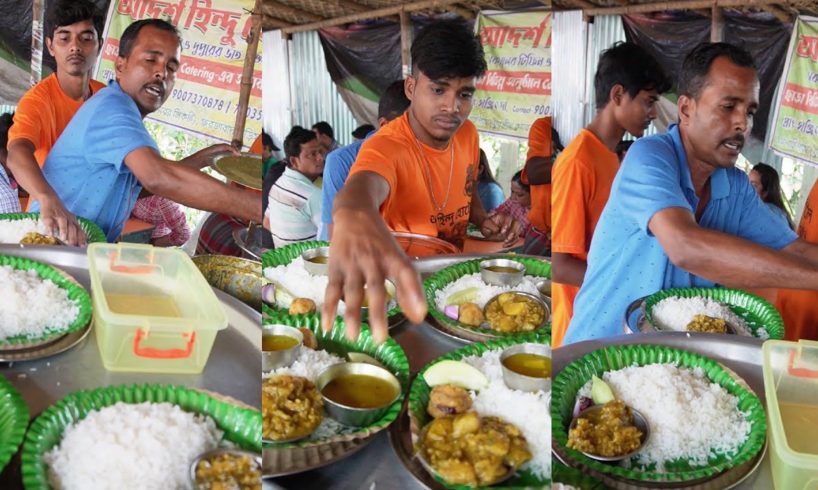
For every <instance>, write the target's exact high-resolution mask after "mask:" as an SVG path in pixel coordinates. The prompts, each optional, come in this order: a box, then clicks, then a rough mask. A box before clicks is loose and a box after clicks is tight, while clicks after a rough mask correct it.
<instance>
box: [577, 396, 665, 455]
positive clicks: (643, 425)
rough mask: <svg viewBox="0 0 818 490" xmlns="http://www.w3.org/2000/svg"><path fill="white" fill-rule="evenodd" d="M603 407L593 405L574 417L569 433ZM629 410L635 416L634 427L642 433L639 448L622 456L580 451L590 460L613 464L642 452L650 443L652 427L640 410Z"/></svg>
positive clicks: (631, 408)
mask: <svg viewBox="0 0 818 490" xmlns="http://www.w3.org/2000/svg"><path fill="white" fill-rule="evenodd" d="M603 406H604V405H592V406H590V407H588V408H586V409H585V410H583V411H581V412H580V413H579V414H578V415H577V416H576V417H574V418H573V419H572V420H571V425H569V426H568V432H569V433H570V432H571V430H572V429H573V428H574V427H576V426H577V421H578V420H579V419H581V418H583V417H584V416H587V415H590V414H591V413H594V412H598V411H600V410H602V407H603ZM628 408H629V409H630V411H631V414H633V425H634V426H636V428H637V429H639V430H640V431H641V432H642V437H641V441H640V442H641V444H639V447H638V448H636V449H634V450H633V451H631V452H629V453H626V454H622V455H620V456H600V455H598V454H592V453H586V452H585V451H580V452H581V453H582V454H584V455H586V456H588V457H589V458H591V459H595V460H597V461H606V462H612V461H622V460H623V459H628V458H630V457H631V456H633V455H634V454H636V453H638V452H639V451H641V450H642V448H644V447H645V445H646V444H647V443H648V440H649V439H650V426H649V425H648V420H647V419H646V418H645V416H644V415H642V413H641V412H639V411H638V410H636V409H635V408H633V407H628Z"/></svg>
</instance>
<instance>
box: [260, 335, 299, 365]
mask: <svg viewBox="0 0 818 490" xmlns="http://www.w3.org/2000/svg"><path fill="white" fill-rule="evenodd" d="M303 343H304V334H303V333H301V331H300V330H298V329H297V328H293V327H290V326H288V325H265V326H264V328H263V329H262V331H261V370H262V371H264V372H267V371H272V370H273V369H279V368H282V367H286V366H289V365H291V364H292V363H294V362H295V360H296V359H298V352H299V350H300V349H301V345H302V344H303Z"/></svg>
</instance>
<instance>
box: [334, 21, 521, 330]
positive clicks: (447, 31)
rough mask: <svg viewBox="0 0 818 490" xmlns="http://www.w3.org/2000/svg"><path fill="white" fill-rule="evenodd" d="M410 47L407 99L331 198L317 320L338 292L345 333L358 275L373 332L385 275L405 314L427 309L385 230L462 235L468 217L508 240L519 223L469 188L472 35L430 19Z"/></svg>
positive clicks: (475, 154)
mask: <svg viewBox="0 0 818 490" xmlns="http://www.w3.org/2000/svg"><path fill="white" fill-rule="evenodd" d="M411 55H412V63H413V65H412V76H411V77H409V78H407V79H406V81H405V90H406V96H407V97H408V98H409V100H410V101H411V104H410V105H409V108H408V109H407V111H406V113H405V114H404V115H402V116H401V117H399V118H397V119H395V120H393V121H391V122H390V123H389V124H387V125H385V126H384V127H382V128H381V129H380V130H378V132H377V133H376V134H375V135H373V136H372V137H371V138H370V139H368V140H367V141H366V142H365V143H364V144H363V146H362V148H361V151H360V152H359V153H358V156H357V158H356V160H355V164H354V165H353V167H352V170H351V173H350V177H349V180H348V181H347V183H346V185H345V186H344V188H343V189H342V190H341V192H339V193H338V195H337V196H336V199H335V203H334V211H333V223H334V230H333V237H332V238H333V240H332V245H331V247H330V257H331V259H330V264H329V286H328V287H327V292H326V301H325V302H324V308H323V312H322V315H323V320H324V321H323V326H324V328H329V327H330V324H331V323H332V322H331V321H329V319H331V318H335V311H336V306H337V304H338V301H339V299H340V298H341V295H342V293H343V295H344V301H345V303H346V313H345V316H344V322H345V326H346V330H347V334H348V335H349V336H351V337H357V335H358V327H359V322H360V305H361V302H362V300H363V295H364V291H363V287H364V285H366V287H367V290H366V295H367V297H368V299H369V311H370V314H369V320H370V323H371V326H372V329H373V333H374V336H375V339H377V340H379V341H382V340H384V339H385V338H386V336H387V329H386V315H385V313H386V311H385V310H384V309H382V307H383V305H384V304H385V299H386V292H385V289H384V279H386V278H389V279H391V280H392V281H394V282H395V284H396V286H397V291H398V301H399V302H400V304H401V307H402V308H403V311H404V313H406V316H407V317H408V318H409V319H410V320H411V321H413V322H415V323H418V322H420V321H422V320H423V317H424V316H425V314H426V301H425V299H424V297H423V293H422V289H421V286H420V277H419V276H418V273H417V272H416V271H415V269H414V268H413V267H412V264H411V262H410V260H409V258H408V257H407V256H406V255H405V254H404V253H403V252H402V250H401V249H400V247H399V246H398V244H397V242H396V241H395V240H394V238H393V237H392V235H391V233H390V230H393V231H408V232H411V233H420V234H423V235H428V236H434V237H439V238H442V239H444V240H447V241H449V242H452V243H454V244H460V243H462V241H463V240H464V239H465V235H466V228H467V226H468V223H469V222H472V223H474V224H476V225H478V226H480V228H481V231H482V232H483V234H484V235H486V236H488V237H492V238H494V239H503V240H506V241H513V240H515V239H516V235H517V233H518V229H517V226H516V225H515V223H514V221H513V219H512V218H511V217H510V216H508V215H505V214H498V215H495V216H492V217H487V215H486V212H485V210H484V209H483V208H482V205H481V204H480V199H477V198H476V186H477V181H476V178H477V164H478V161H479V151H480V148H479V145H478V143H479V142H478V135H477V129H476V128H475V127H474V125H473V124H472V123H471V122H469V121H467V120H466V119H467V118H468V116H469V113H470V112H471V105H472V95H473V94H474V91H475V84H476V81H477V77H479V76H481V75H482V74H483V73H484V72H485V70H486V62H485V60H484V58H483V47H482V45H481V44H480V40H479V39H478V38H477V37H476V36H475V35H474V32H473V31H472V30H471V29H470V28H469V27H468V26H467V25H466V24H465V23H462V22H458V21H455V20H445V21H438V22H435V23H432V24H429V25H428V26H426V27H425V28H424V29H423V30H422V31H421V33H420V34H419V35H418V37H417V39H415V41H414V43H412V50H411Z"/></svg>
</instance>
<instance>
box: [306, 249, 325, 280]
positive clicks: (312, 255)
mask: <svg viewBox="0 0 818 490" xmlns="http://www.w3.org/2000/svg"><path fill="white" fill-rule="evenodd" d="M318 257H326V258H327V263H326V264H321V263H318V262H313V260H315V259H316V258H318ZM301 258H302V259H304V269H306V270H307V272H309V273H310V274H312V275H314V276H326V275H327V274H329V247H318V248H311V249H309V250H305V251H304V252H303V253H302V254H301Z"/></svg>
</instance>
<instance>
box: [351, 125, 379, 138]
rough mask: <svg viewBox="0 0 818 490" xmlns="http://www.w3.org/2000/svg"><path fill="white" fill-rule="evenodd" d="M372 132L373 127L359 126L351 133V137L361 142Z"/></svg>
mask: <svg viewBox="0 0 818 490" xmlns="http://www.w3.org/2000/svg"><path fill="white" fill-rule="evenodd" d="M372 131H375V126H373V125H371V124H361V125H360V126H358V127H357V128H355V131H353V132H352V137H353V138H356V139H359V140H362V139H364V138H366V135H368V134H369V133H370V132H372Z"/></svg>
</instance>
